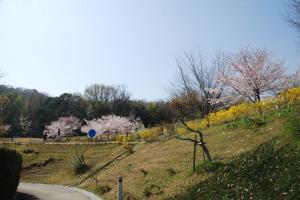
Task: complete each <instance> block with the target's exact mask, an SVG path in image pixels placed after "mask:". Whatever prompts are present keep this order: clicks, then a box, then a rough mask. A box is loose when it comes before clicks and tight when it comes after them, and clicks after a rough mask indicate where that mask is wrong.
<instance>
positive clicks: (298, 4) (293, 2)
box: [287, 0, 300, 32]
mask: <svg viewBox="0 0 300 200" xmlns="http://www.w3.org/2000/svg"><path fill="white" fill-rule="evenodd" d="M288 5H289V9H288V17H287V21H288V22H289V23H290V24H291V25H292V26H293V27H294V28H295V29H296V30H297V31H299V32H300V0H289V4H288Z"/></svg>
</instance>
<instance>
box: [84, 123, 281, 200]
mask: <svg viewBox="0 0 300 200" xmlns="http://www.w3.org/2000/svg"><path fill="white" fill-rule="evenodd" d="M279 126H281V123H280V122H279V121H274V122H272V124H268V125H265V126H263V127H261V128H260V129H259V131H257V132H254V131H253V130H244V129H235V130H225V129H224V128H223V127H221V126H220V127H212V128H210V129H208V130H207V131H206V134H205V139H206V141H207V145H208V147H209V149H210V151H211V153H212V155H213V157H214V159H215V160H216V161H218V162H227V161H228V160H230V159H232V157H235V156H238V155H240V154H242V153H244V152H247V151H250V150H252V149H255V148H256V147H257V146H258V145H260V144H263V143H264V142H266V141H268V140H269V139H271V138H273V137H276V135H278V134H279V129H278V128H277V127H279ZM191 137H192V135H191ZM192 152H193V145H192V144H191V143H189V142H185V141H180V140H177V139H169V140H163V141H157V142H152V143H140V144H137V146H136V147H135V148H134V153H133V154H131V155H128V156H127V157H125V158H124V159H122V160H121V161H120V162H119V163H117V164H115V165H113V166H111V167H109V168H108V169H106V170H105V171H103V172H102V173H99V174H98V175H97V180H98V181H99V182H100V184H105V185H108V186H109V187H110V188H111V191H110V192H108V193H105V194H103V195H102V197H103V198H104V199H115V197H116V192H117V188H116V186H117V185H116V180H117V176H123V183H124V191H126V193H127V194H128V195H130V196H131V198H132V199H134V198H135V199H164V198H167V197H169V196H170V195H172V193H174V191H183V190H184V188H186V187H188V186H190V185H191V184H193V183H194V182H198V181H199V180H206V179H208V178H209V177H210V176H211V173H199V174H193V173H192ZM197 155H198V156H197V163H198V164H199V165H201V163H202V160H201V151H200V148H198V152H197ZM95 184H99V183H96V181H95V180H93V179H89V180H87V181H86V182H84V183H83V184H82V185H81V187H84V188H86V189H89V190H91V191H93V192H96V193H97V191H96V190H95V189H94V187H95Z"/></svg>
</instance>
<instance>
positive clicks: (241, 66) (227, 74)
mask: <svg viewBox="0 0 300 200" xmlns="http://www.w3.org/2000/svg"><path fill="white" fill-rule="evenodd" d="M289 78H290V77H289V76H288V75H287V74H286V73H285V70H284V68H283V62H282V61H274V60H273V59H272V56H271V54H270V53H269V52H268V51H266V50H264V49H250V48H245V49H241V50H240V51H239V52H238V53H237V54H234V55H232V56H231V58H230V62H229V67H228V69H227V70H224V71H223V72H222V73H220V74H219V77H218V81H219V82H220V83H222V84H224V85H226V86H228V89H229V90H231V93H232V94H233V95H234V96H235V97H239V96H242V97H245V98H247V99H249V100H250V101H252V102H256V101H260V100H261V97H262V95H264V94H267V93H268V92H269V93H270V92H273V93H277V92H280V91H281V90H284V89H287V88H288V87H289V86H290V85H291V81H290V79H289Z"/></svg>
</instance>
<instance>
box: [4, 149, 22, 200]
mask: <svg viewBox="0 0 300 200" xmlns="http://www.w3.org/2000/svg"><path fill="white" fill-rule="evenodd" d="M21 167H22V156H21V155H20V154H19V153H17V152H16V151H14V150H9V149H6V148H1V147H0V199H1V200H13V199H14V197H15V194H16V190H17V187H18V185H19V179H20V171H21Z"/></svg>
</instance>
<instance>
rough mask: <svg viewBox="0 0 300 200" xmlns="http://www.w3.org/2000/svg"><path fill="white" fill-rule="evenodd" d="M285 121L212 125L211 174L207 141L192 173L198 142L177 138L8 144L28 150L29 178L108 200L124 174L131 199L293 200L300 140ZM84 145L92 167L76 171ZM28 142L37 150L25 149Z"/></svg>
mask: <svg viewBox="0 0 300 200" xmlns="http://www.w3.org/2000/svg"><path fill="white" fill-rule="evenodd" d="M283 126H284V123H283V120H282V119H281V118H279V117H277V116H276V115H274V114H270V115H268V116H262V117H261V118H260V117H259V116H253V118H247V119H241V120H239V121H237V122H236V123H233V124H229V125H228V124H225V125H221V126H216V127H210V128H208V129H206V130H205V131H204V132H205V136H204V137H205V141H206V143H207V146H208V148H209V150H210V152H211V154H212V157H213V160H214V161H213V163H209V168H210V169H211V170H210V172H208V173H207V172H204V170H203V164H202V157H201V150H200V148H198V151H197V173H192V157H193V145H192V143H190V142H187V141H181V140H177V139H175V138H170V139H162V140H158V141H155V142H151V143H145V142H140V143H137V144H135V146H134V147H133V148H131V147H130V149H129V148H128V146H127V149H125V148H124V146H123V145H118V144H106V145H103V144H102V145H101V144H85V145H75V144H70V143H68V144H67V143H66V144H42V143H39V144H34V143H30V144H26V143H12V144H9V143H6V144H4V145H6V146H8V147H9V148H13V149H16V150H17V151H19V152H21V153H22V155H23V158H24V159H23V160H24V164H23V165H24V167H28V166H29V167H28V169H26V170H23V172H22V177H21V179H22V181H28V182H42V183H50V184H63V185H71V186H74V185H75V186H78V187H81V188H84V189H87V190H89V191H92V192H94V193H96V194H98V195H99V196H101V197H102V198H103V199H107V200H110V199H116V193H117V177H118V176H123V188H124V192H125V194H126V198H127V199H132V200H133V199H155V200H156V199H199V198H200V199H241V198H245V199H249V198H253V199H268V198H269V197H270V198H271V199H274V198H275V199H276V197H280V198H279V199H285V198H286V199H292V198H294V197H298V196H295V195H298V193H299V192H298V191H297V187H298V186H299V180H300V179H299V176H297V175H296V174H300V173H299V171H297V170H296V167H297V166H298V165H299V163H300V161H299V153H298V152H299V145H298V143H297V142H295V141H297V140H296V139H295V138H294V139H291V136H290V135H288V134H285V131H284V129H283ZM186 137H191V138H192V137H193V135H187V136H186ZM81 140H82V139H81V138H72V141H81ZM76 146H78V152H84V157H85V163H86V164H87V165H88V166H89V168H90V169H89V170H88V171H86V172H85V173H83V174H81V175H74V174H73V173H72V159H73V156H74V154H75V150H76V148H75V147H76ZM25 149H31V150H33V151H32V153H23V152H24V150H25ZM129 150H130V153H129V152H128V151H129ZM124 152H126V153H124ZM123 153H124V154H123ZM117 156H119V157H117ZM116 157H117V158H116ZM49 160H50V161H49ZM45 163H46V164H45ZM30 166H31V167H30ZM288 166H291V168H289V167H288ZM270 167H271V168H270ZM276 167H277V168H276ZM100 169H101V170H100ZM286 169H287V170H286ZM271 179H272V181H273V182H272V181H270V180H271ZM261 188H262V189H261ZM264 188H267V189H266V190H264ZM298 188H300V187H298ZM291 190H292V191H291ZM199 191H200V192H199ZM293 192H295V195H294V193H293ZM297 192H298V193H297ZM251 193H252V194H251ZM270 193H272V195H273V194H274V196H271V195H270ZM286 193H287V194H286ZM126 198H125V199H126Z"/></svg>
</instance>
